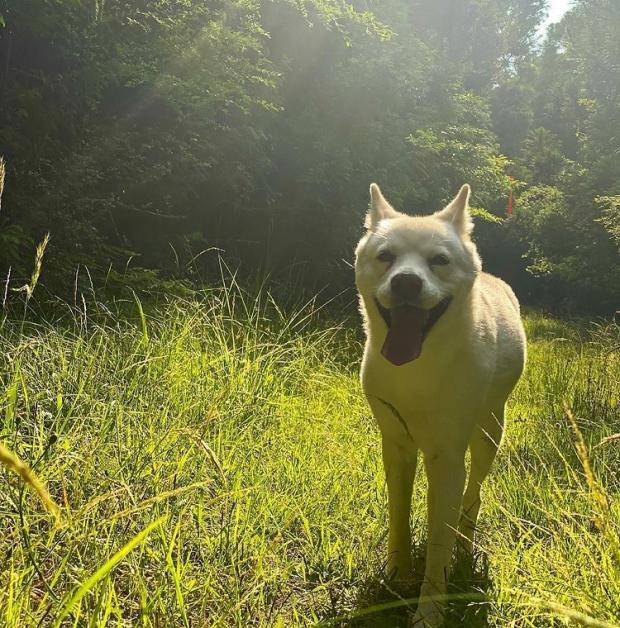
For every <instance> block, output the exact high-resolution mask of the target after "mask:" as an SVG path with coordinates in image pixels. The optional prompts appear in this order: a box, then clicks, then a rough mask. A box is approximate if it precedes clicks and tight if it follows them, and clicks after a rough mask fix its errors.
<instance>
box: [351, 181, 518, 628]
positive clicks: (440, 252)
mask: <svg viewBox="0 0 620 628" xmlns="http://www.w3.org/2000/svg"><path fill="white" fill-rule="evenodd" d="M469 194H470V189H469V186H468V185H464V186H463V187H462V188H461V190H460V192H459V193H458V194H457V196H456V197H455V198H454V200H453V201H452V202H451V203H450V204H449V205H448V206H447V207H446V208H444V209H443V210H441V211H439V212H437V213H435V214H433V215H431V216H415V217H411V216H406V215H404V214H401V213H399V212H397V211H396V210H394V208H393V207H392V206H391V205H390V204H389V203H388V202H387V201H386V200H385V198H384V197H383V195H382V194H381V190H380V189H379V187H378V186H377V185H376V184H374V183H373V184H372V185H371V186H370V195H371V203H370V209H369V212H368V215H367V218H366V228H367V232H366V234H365V235H364V237H363V238H362V239H361V241H360V242H359V244H358V246H357V249H356V263H355V276H356V284H357V288H358V290H359V293H360V303H361V310H362V314H363V316H364V320H365V329H366V336H367V340H366V348H365V351H364V359H363V361H362V370H361V379H362V386H363V389H364V393H365V395H366V397H367V399H368V403H369V404H370V407H371V409H372V412H373V414H374V416H375V417H376V419H377V421H378V423H379V426H380V428H381V435H382V445H383V463H384V467H385V473H386V478H387V488H388V499H389V536H388V552H389V558H388V570H389V572H390V574H391V575H392V576H393V577H395V578H398V579H404V580H406V579H408V578H409V577H410V569H411V556H410V553H411V533H410V528H409V516H410V509H411V491H412V485H413V480H414V476H415V471H416V464H417V457H418V450H421V451H422V453H423V456H424V466H425V468H426V474H427V478H428V545H427V553H426V569H425V574H424V582H423V584H422V589H421V593H420V602H419V604H418V609H417V612H416V614H415V616H414V617H413V620H412V625H416V626H419V627H420V628H421V627H422V626H427V627H436V626H439V625H441V623H442V603H441V597H442V596H443V594H445V593H446V580H447V577H448V575H449V569H450V560H451V556H452V551H453V548H454V544H455V540H456V534H457V529H458V531H459V537H460V538H461V539H462V540H463V542H464V544H465V546H466V548H467V549H468V550H469V551H471V549H472V542H473V535H474V528H475V526H476V520H477V517H478V511H479V508H480V485H481V484H482V481H483V480H484V478H485V477H486V476H487V474H488V473H489V469H490V467H491V463H492V462H493V458H494V457H495V453H496V451H497V447H498V445H499V442H500V440H501V437H502V431H503V423H504V407H505V405H506V400H507V398H508V395H509V394H510V392H511V391H512V389H513V388H514V386H515V384H516V382H517V380H518V379H519V376H520V375H521V372H522V371H523V367H524V364H525V333H524V331H523V326H522V324H521V318H520V314H519V303H518V301H517V299H516V297H515V295H514V293H513V292H512V290H511V289H510V288H509V287H508V286H507V285H506V284H505V283H504V282H503V281H501V280H499V279H497V278H495V277H493V276H492V275H488V274H486V273H483V272H482V271H481V262H480V257H479V256H478V252H477V250H476V247H475V245H474V243H473V242H472V241H471V239H470V233H471V230H472V222H471V218H470V216H469V212H468V200H469ZM468 447H469V450H470V453H471V470H470V474H469V482H468V484H467V489H466V490H465V494H464V495H463V489H464V486H465V452H466V450H467V448H468ZM459 520H460V524H459Z"/></svg>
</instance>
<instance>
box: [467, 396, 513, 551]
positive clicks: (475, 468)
mask: <svg viewBox="0 0 620 628" xmlns="http://www.w3.org/2000/svg"><path fill="white" fill-rule="evenodd" d="M503 429H504V405H501V406H499V407H498V408H497V410H495V411H494V412H492V413H491V415H490V417H489V418H488V419H487V420H486V421H484V422H483V423H481V424H480V425H477V426H476V430H475V432H474V435H473V436H472V439H471V441H470V443H469V451H470V454H471V470H470V472H469V480H468V482H467V489H466V490H465V494H464V495H463V512H462V515H461V522H460V524H459V543H460V545H461V546H462V547H463V549H465V551H466V552H467V553H468V554H470V555H471V553H472V551H473V543H474V533H475V529H476V523H477V521H478V513H479V511H480V488H481V486H482V483H483V482H484V479H485V478H486V477H487V475H488V474H489V471H490V469H491V465H492V464H493V460H494V459H495V454H496V453H497V448H498V447H499V443H500V441H501V439H502V432H503Z"/></svg>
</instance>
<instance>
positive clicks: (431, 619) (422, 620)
mask: <svg viewBox="0 0 620 628" xmlns="http://www.w3.org/2000/svg"><path fill="white" fill-rule="evenodd" d="M442 625H443V615H442V613H441V611H440V610H439V609H438V608H437V607H436V606H435V605H434V604H430V605H428V606H426V605H425V606H423V607H419V608H418V610H417V611H416V613H415V615H414V616H413V617H412V618H411V619H410V620H409V628H440V626H442Z"/></svg>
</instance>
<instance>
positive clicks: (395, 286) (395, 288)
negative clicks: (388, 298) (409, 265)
mask: <svg viewBox="0 0 620 628" xmlns="http://www.w3.org/2000/svg"><path fill="white" fill-rule="evenodd" d="M390 286H391V287H392V293H393V294H394V296H395V297H399V298H400V299H404V300H406V299H410V298H412V297H417V296H418V294H420V290H421V289H422V279H420V277H418V275H416V274H414V273H398V274H396V275H394V276H393V277H392V279H391V280H390Z"/></svg>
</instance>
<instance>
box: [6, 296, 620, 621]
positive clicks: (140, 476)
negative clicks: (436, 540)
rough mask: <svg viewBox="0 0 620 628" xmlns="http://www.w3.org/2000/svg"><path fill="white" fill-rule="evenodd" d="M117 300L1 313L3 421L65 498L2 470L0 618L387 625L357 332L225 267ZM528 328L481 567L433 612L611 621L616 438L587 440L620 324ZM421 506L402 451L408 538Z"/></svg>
mask: <svg viewBox="0 0 620 628" xmlns="http://www.w3.org/2000/svg"><path fill="white" fill-rule="evenodd" d="M129 300H130V302H129V303H128V313H129V314H130V316H131V317H130V318H125V317H123V316H120V315H118V314H114V313H112V312H113V311H114V310H115V307H114V304H113V303H111V302H107V303H100V302H99V303H98V302H93V301H90V300H89V301H86V302H84V304H83V308H84V309H77V308H67V310H66V311H65V312H63V313H62V314H63V315H62V319H61V321H62V322H61V324H58V322H54V323H49V322H45V321H42V322H40V323H39V324H29V323H26V324H23V323H22V321H21V320H18V321H15V322H13V321H11V320H6V319H4V320H3V321H2V323H0V325H1V327H0V353H1V354H2V355H3V356H6V360H5V361H3V362H2V367H1V368H0V380H1V381H2V383H3V394H2V397H0V415H2V416H3V417H4V419H5V420H4V424H3V438H4V440H5V441H6V442H7V444H10V446H11V448H12V449H13V450H14V451H15V452H16V453H17V454H19V456H20V457H21V458H22V459H23V460H25V461H27V462H28V463H29V464H30V466H31V467H32V468H33V469H34V470H35V471H36V473H37V475H38V476H39V477H40V478H41V479H42V480H44V481H45V482H46V485H47V488H48V489H49V491H50V493H51V495H52V496H53V497H54V499H55V501H56V502H57V503H58V504H60V505H61V508H62V512H61V521H62V525H61V526H60V527H58V528H54V527H53V521H52V520H50V517H49V515H48V514H47V513H45V512H44V510H43V508H42V506H41V504H40V503H39V501H38V498H37V497H36V496H35V495H34V494H30V493H29V492H24V491H23V490H22V489H23V487H22V485H21V484H20V483H17V482H16V481H15V480H14V477H13V476H12V475H5V474H2V476H1V477H0V504H1V506H2V517H0V551H1V552H2V554H3V555H5V556H6V557H7V558H6V560H5V563H4V565H3V569H2V570H0V590H1V591H3V592H4V593H3V594H2V595H0V624H1V625H2V626H3V627H6V628H18V627H19V628H27V627H30V626H35V625H39V624H42V625H54V624H55V622H56V624H60V622H61V620H62V618H63V617H64V616H65V615H66V616H67V618H70V620H71V621H72V622H73V623H76V624H77V625H81V624H83V623H87V624H88V625H90V626H96V627H99V626H100V627H102V628H103V627H104V626H110V625H125V624H129V625H143V626H162V625H165V626H169V625H170V626H172V625H174V626H196V625H202V624H204V622H205V621H207V622H208V623H209V624H210V625H217V626H239V627H240V628H241V627H245V626H247V625H248V624H252V625H256V626H265V627H267V626H305V625H315V624H318V623H321V622H328V621H330V620H333V619H335V618H338V617H344V618H348V619H347V621H349V622H351V623H352V624H353V625H356V626H364V625H366V626H369V627H370V626H373V627H376V626H386V627H387V626H390V627H393V626H395V625H405V610H404V608H403V602H402V601H400V600H399V599H396V604H399V602H400V606H399V607H398V608H396V609H395V610H394V609H392V610H390V609H387V610H382V605H383V604H384V603H387V602H392V603H394V596H393V594H391V593H390V592H389V591H388V590H386V588H385V587H384V586H382V585H381V579H382V578H383V577H384V574H383V566H384V564H385V551H386V548H385V545H386V540H385V537H386V533H385V531H386V525H387V522H386V512H387V505H386V504H387V501H386V500H387V496H386V490H385V480H384V475H383V469H382V465H381V453H380V438H379V432H378V429H377V427H376V426H375V424H374V422H373V421H372V419H371V418H370V416H369V410H368V407H367V404H366V402H365V400H364V397H363V394H362V392H361V390H360V388H359V380H358V376H357V367H356V364H357V362H358V361H359V357H360V352H361V347H360V343H359V336H358V335H357V333H356V332H353V331H351V330H350V329H348V328H347V327H343V326H340V327H338V328H334V327H332V326H331V325H330V324H329V323H327V322H326V321H325V320H321V318H319V316H318V312H317V311H316V310H313V309H312V308H311V307H306V308H301V309H294V310H291V311H288V312H287V311H286V310H285V309H283V308H282V307H281V305H279V304H278V303H276V302H274V301H273V300H272V299H270V297H269V296H268V295H267V294H265V293H263V294H262V295H261V296H259V297H254V296H253V295H252V294H248V293H245V292H243V291H241V290H239V289H235V288H229V289H227V290H211V291H209V292H206V293H203V294H200V295H198V298H197V299H194V300H182V299H180V298H178V297H175V298H172V299H170V301H169V303H167V304H165V305H163V306H162V307H161V308H160V309H158V310H153V309H148V308H145V309H144V310H143V312H142V314H139V313H138V311H137V307H136V303H134V301H133V299H132V298H131V296H130V297H129ZM87 312H92V314H90V315H89V314H87ZM354 324H355V325H357V321H355V323H354ZM526 326H527V332H528V336H529V339H530V343H529V354H530V358H529V365H528V369H527V371H526V374H525V376H524V379H523V380H522V381H521V383H520V385H519V387H518V389H517V391H516V393H515V395H514V399H513V401H512V402H511V404H510V410H509V418H508V422H507V423H508V426H507V433H506V436H505V438H504V441H503V443H502V447H501V449H500V453H499V458H498V461H497V462H496V464H495V466H494V468H493V471H492V474H491V476H490V478H489V480H488V482H487V483H486V484H485V487H484V497H483V504H482V515H481V521H480V530H479V536H478V543H479V546H478V548H477V564H478V565H479V566H483V568H482V569H478V570H477V575H476V576H475V577H473V578H472V577H471V576H467V575H465V574H464V573H463V574H461V575H457V576H456V577H455V579H454V581H453V589H452V590H451V593H453V594H454V595H455V597H456V598H457V600H456V601H455V602H453V603H452V604H451V605H450V606H451V616H450V618H449V623H448V628H449V627H450V626H453V627H455V628H456V627H457V626H470V627H472V628H476V627H478V626H479V627H482V626H496V627H498V628H503V627H504V626H509V625H516V626H521V625H523V626H537V627H540V628H545V627H549V628H551V627H552V626H557V625H560V624H564V623H571V622H572V621H573V620H571V619H570V618H571V617H572V618H575V617H577V616H578V614H579V613H581V614H582V615H585V616H587V617H589V618H593V619H591V620H590V621H591V623H589V624H587V625H593V626H597V625H598V626H603V625H605V624H603V623H602V622H605V621H607V622H609V623H610V624H613V623H614V622H615V623H617V622H618V620H620V608H619V607H618V603H617V600H618V599H620V572H619V565H620V561H619V558H620V556H618V554H617V551H618V549H617V542H618V535H619V534H620V529H619V522H620V500H619V495H620V493H619V491H618V489H619V488H620V487H619V485H618V482H619V478H618V473H617V470H618V468H619V465H620V448H619V447H618V443H617V442H613V441H605V440H604V439H605V438H606V437H609V436H610V435H613V434H615V433H618V432H620V423H619V422H618V413H617V409H618V404H619V402H620V390H619V388H618V386H619V384H620V360H619V359H618V352H617V350H614V348H616V349H617V346H618V342H619V336H618V333H619V331H618V327H617V326H613V325H609V326H599V327H595V328H592V327H590V328H584V327H582V326H580V325H579V324H578V323H568V322H563V321H560V320H556V319H549V318H544V317H542V316H538V315H530V316H528V317H527V318H526ZM145 328H147V329H148V332H147V333H148V341H145V339H144V333H145V332H144V329H145ZM563 402H566V403H568V404H569V405H570V407H571V408H572V409H573V412H574V414H575V416H576V417H577V421H578V426H579V428H580V429H581V432H582V433H583V437H584V440H585V445H586V448H587V451H588V456H589V460H590V466H591V469H592V473H593V476H594V481H595V482H596V483H597V484H598V486H599V487H600V490H601V491H603V494H604V495H606V499H607V506H605V507H604V508H603V509H602V510H601V505H600V503H597V501H596V495H594V494H593V492H592V491H591V486H590V485H589V484H588V480H587V479H586V477H585V475H584V471H583V468H582V462H581V461H580V459H579V457H578V455H577V452H576V450H575V444H574V435H573V433H572V431H571V427H570V425H569V423H568V421H567V419H566V416H565V413H564V408H563ZM424 512H425V486H424V477H423V474H422V473H420V474H419V477H418V479H417V480H416V485H415V490H414V506H413V518H412V521H413V526H414V538H415V539H416V547H417V548H421V547H423V541H424V535H425V528H426V524H425V517H424V514H423V513H424ZM599 515H602V517H599ZM155 526H156V527H155ZM147 534H148V537H147V536H146V535H147ZM419 552H420V550H419V549H418V552H417V556H416V558H417V559H418V560H417V564H420V562H421V556H420V553H419ZM461 571H464V570H461ZM415 595H416V589H415V588H412V589H411V590H410V591H409V592H408V593H407V594H406V597H405V599H406V600H409V601H410V603H412V604H415ZM459 595H460V596H461V597H462V598H463V599H461V600H460V601H459V600H458V597H459ZM410 598H412V599H410ZM67 618H66V619H65V620H64V621H67ZM597 621H598V622H601V623H596V622H597ZM577 623H579V622H577Z"/></svg>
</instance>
